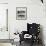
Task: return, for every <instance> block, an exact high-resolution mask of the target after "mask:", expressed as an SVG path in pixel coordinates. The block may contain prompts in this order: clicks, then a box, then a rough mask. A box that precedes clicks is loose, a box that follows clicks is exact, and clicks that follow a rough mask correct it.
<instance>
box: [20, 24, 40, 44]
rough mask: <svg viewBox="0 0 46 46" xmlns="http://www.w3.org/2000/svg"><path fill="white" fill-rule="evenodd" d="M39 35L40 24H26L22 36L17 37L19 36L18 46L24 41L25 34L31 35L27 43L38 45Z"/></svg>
mask: <svg viewBox="0 0 46 46" xmlns="http://www.w3.org/2000/svg"><path fill="white" fill-rule="evenodd" d="M39 33H40V24H36V23H32V24H29V23H27V31H22V34H20V35H19V36H20V44H21V42H22V41H25V39H24V35H25V34H29V35H32V38H31V39H30V40H29V41H31V44H32V45H33V43H34V42H37V43H39ZM26 40H27V39H26Z"/></svg>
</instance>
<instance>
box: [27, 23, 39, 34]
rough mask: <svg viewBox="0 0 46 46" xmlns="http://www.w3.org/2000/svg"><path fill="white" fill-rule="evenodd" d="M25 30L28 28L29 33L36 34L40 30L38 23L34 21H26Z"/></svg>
mask: <svg viewBox="0 0 46 46" xmlns="http://www.w3.org/2000/svg"><path fill="white" fill-rule="evenodd" d="M27 30H28V33H29V34H31V35H32V34H34V35H36V34H38V33H39V32H40V24H36V23H32V24H29V23H27Z"/></svg>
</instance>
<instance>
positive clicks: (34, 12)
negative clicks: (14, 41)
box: [9, 0, 46, 43]
mask: <svg viewBox="0 0 46 46" xmlns="http://www.w3.org/2000/svg"><path fill="white" fill-rule="evenodd" d="M44 2H45V1H44ZM16 7H27V20H16ZM27 23H40V24H41V25H42V32H43V36H44V42H45V43H46V36H45V34H46V15H45V4H42V3H41V1H40V0H11V1H9V31H10V36H11V38H14V37H13V33H14V32H15V31H19V32H21V31H22V30H27Z"/></svg>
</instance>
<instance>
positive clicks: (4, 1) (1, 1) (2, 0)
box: [0, 0, 8, 3]
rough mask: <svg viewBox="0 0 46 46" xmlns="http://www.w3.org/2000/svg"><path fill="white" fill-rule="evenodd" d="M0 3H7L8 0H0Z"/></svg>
mask: <svg viewBox="0 0 46 46" xmlns="http://www.w3.org/2000/svg"><path fill="white" fill-rule="evenodd" d="M0 3H8V0H0Z"/></svg>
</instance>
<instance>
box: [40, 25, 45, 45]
mask: <svg viewBox="0 0 46 46" xmlns="http://www.w3.org/2000/svg"><path fill="white" fill-rule="evenodd" d="M40 39H41V40H42V45H43V46H45V45H44V37H43V26H42V25H40Z"/></svg>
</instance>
